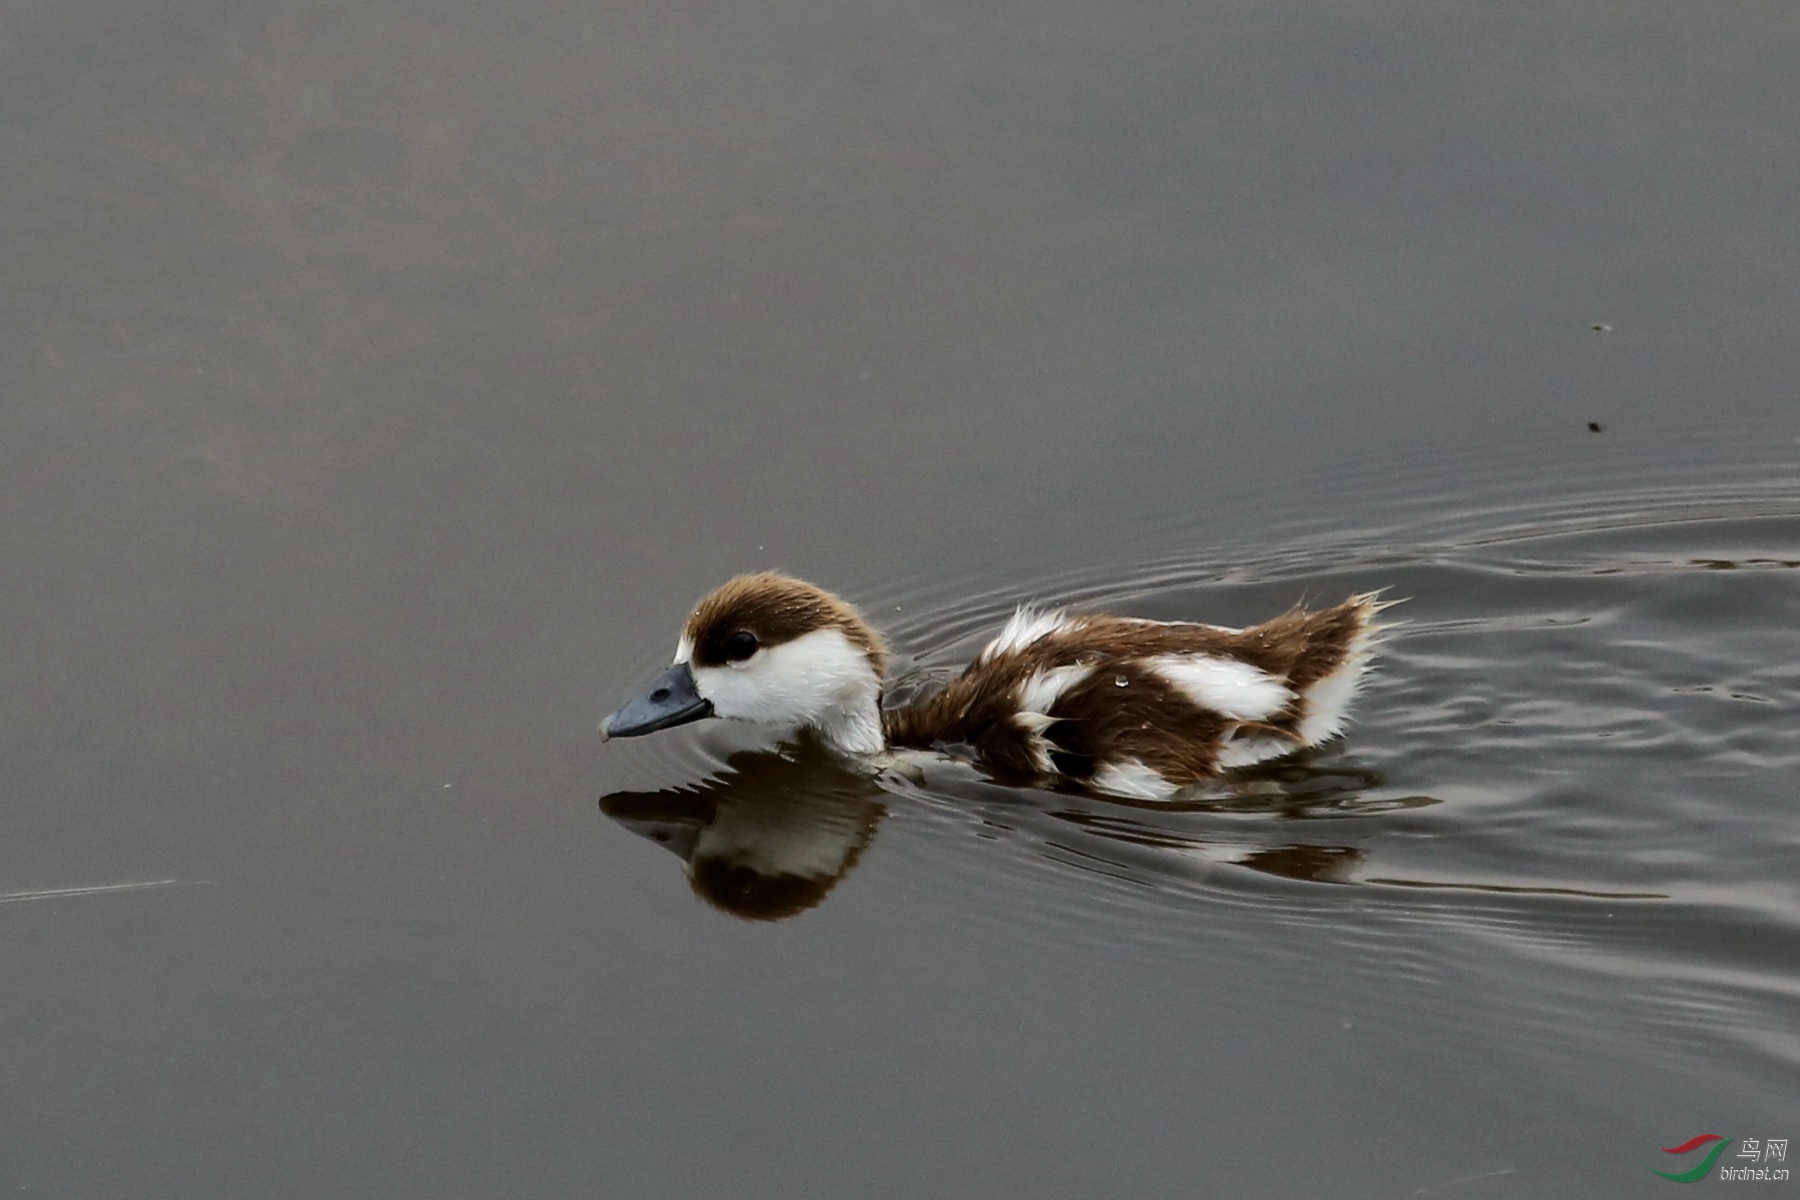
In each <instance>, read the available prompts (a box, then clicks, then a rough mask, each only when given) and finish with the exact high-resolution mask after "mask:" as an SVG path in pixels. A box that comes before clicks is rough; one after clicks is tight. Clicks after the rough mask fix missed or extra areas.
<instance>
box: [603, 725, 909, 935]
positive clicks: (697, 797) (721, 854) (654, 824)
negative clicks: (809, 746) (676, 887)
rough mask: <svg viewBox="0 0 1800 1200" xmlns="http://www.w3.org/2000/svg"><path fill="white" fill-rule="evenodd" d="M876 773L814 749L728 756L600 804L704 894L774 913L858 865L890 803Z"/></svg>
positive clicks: (811, 896) (790, 909)
mask: <svg viewBox="0 0 1800 1200" xmlns="http://www.w3.org/2000/svg"><path fill="white" fill-rule="evenodd" d="M880 794H881V791H880V789H879V788H878V787H877V786H876V784H875V782H874V780H873V779H870V778H868V777H866V776H863V775H857V774H852V773H850V772H847V771H845V770H844V769H843V768H842V767H841V766H840V765H838V764H837V763H836V762H835V761H832V760H821V759H820V758H819V756H818V755H817V754H816V753H815V754H814V755H813V756H811V758H810V761H809V760H806V759H803V760H800V761H795V760H793V759H789V758H784V757H782V756H780V755H775V754H755V753H744V754H734V755H732V756H731V758H730V760H729V762H728V764H727V768H726V770H725V771H724V772H723V773H722V774H719V775H716V776H714V777H713V778H711V779H708V780H706V781H705V782H703V783H699V784H695V785H693V786H690V787H681V788H670V789H668V790H666V791H661V792H614V793H612V794H611V795H609V796H604V797H602V798H601V800H600V811H602V812H604V813H605V814H606V815H607V816H609V817H611V818H612V819H613V820H615V821H617V822H619V823H620V824H621V825H623V826H625V827H626V828H627V829H630V830H631V831H632V832H634V833H638V834H642V835H643V836H645V837H648V838H650V839H652V840H653V841H657V842H660V843H662V844H663V845H665V846H667V847H668V848H669V849H671V850H673V851H674V852H675V853H676V854H678V855H680V856H681V858H682V859H683V860H684V861H685V862H686V863H687V874H688V881H689V882H690V883H691V884H692V885H693V888H694V891H695V892H696V893H697V894H698V895H699V896H700V897H701V898H702V899H704V900H706V901H708V902H709V903H711V904H713V905H715V906H716V907H718V908H721V909H724V910H725V911H726V912H729V913H733V914H735V915H737V916H740V917H745V918H748V919H751V920H759V921H779V920H781V919H783V918H785V917H791V916H794V915H795V914H797V913H801V912H804V911H806V910H807V909H809V908H812V907H813V906H814V905H816V904H818V903H819V902H820V901H821V900H823V899H824V898H825V896H826V893H828V892H830V891H831V889H832V888H834V887H836V886H837V882H838V880H840V879H842V878H843V877H844V876H845V875H846V874H848V873H849V871H850V868H852V867H854V866H855V865H856V860H857V858H858V856H860V855H861V854H862V851H863V847H864V846H867V845H868V844H869V840H870V839H871V838H873V837H874V836H875V827H876V826H877V825H879V824H880V823H881V818H882V817H883V816H885V815H886V813H887V810H886V809H885V808H884V807H883V806H882V805H881V803H880V802H879V801H878V800H876V799H875V797H877V796H879V795H880Z"/></svg>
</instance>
